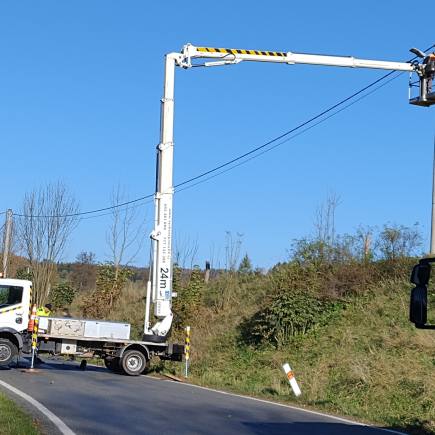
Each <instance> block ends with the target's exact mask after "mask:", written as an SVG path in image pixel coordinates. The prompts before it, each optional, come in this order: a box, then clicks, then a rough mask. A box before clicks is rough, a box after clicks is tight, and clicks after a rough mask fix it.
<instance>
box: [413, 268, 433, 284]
mask: <svg viewBox="0 0 435 435" xmlns="http://www.w3.org/2000/svg"><path fill="white" fill-rule="evenodd" d="M429 278H430V264H427V263H426V264H425V263H423V264H416V265H415V266H414V267H413V269H412V273H411V282H412V283H413V284H415V285H417V286H420V285H422V286H426V285H427V284H428V282H429Z"/></svg>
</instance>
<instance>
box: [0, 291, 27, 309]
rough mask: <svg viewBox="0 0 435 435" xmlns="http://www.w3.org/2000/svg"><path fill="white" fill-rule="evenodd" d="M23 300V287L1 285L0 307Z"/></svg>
mask: <svg viewBox="0 0 435 435" xmlns="http://www.w3.org/2000/svg"><path fill="white" fill-rule="evenodd" d="M22 300H23V287H16V286H12V285H0V308H5V307H9V306H10V305H16V304H20V303H21V302H22Z"/></svg>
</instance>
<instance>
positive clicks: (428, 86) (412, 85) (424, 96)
mask: <svg viewBox="0 0 435 435" xmlns="http://www.w3.org/2000/svg"><path fill="white" fill-rule="evenodd" d="M413 74H414V73H411V75H410V77H409V104H412V105H414V106H423V107H430V106H432V105H434V104H435V86H433V84H432V81H433V79H432V78H430V77H431V76H430V75H429V76H427V75H425V76H421V77H418V80H416V81H412V75H413Z"/></svg>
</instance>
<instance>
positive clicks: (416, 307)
mask: <svg viewBox="0 0 435 435" xmlns="http://www.w3.org/2000/svg"><path fill="white" fill-rule="evenodd" d="M415 267H417V266H415ZM415 267H414V268H415ZM409 320H410V321H411V322H412V323H415V325H416V326H417V325H425V324H426V322H427V289H426V287H423V286H420V285H418V286H417V287H414V288H413V289H412V290H411V303H410V307H409Z"/></svg>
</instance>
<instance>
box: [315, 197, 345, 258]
mask: <svg viewBox="0 0 435 435" xmlns="http://www.w3.org/2000/svg"><path fill="white" fill-rule="evenodd" d="M340 204H341V196H340V195H338V194H337V193H336V192H335V191H333V190H330V191H329V192H328V194H327V196H326V204H325V203H324V202H321V203H320V204H317V207H316V211H315V215H314V220H313V224H314V227H315V236H316V238H317V240H318V241H319V242H320V243H321V244H322V246H323V258H324V261H325V262H327V263H331V262H332V257H333V251H334V247H335V241H336V237H337V233H336V228H335V212H336V209H337V207H338V206H339V205H340Z"/></svg>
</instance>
